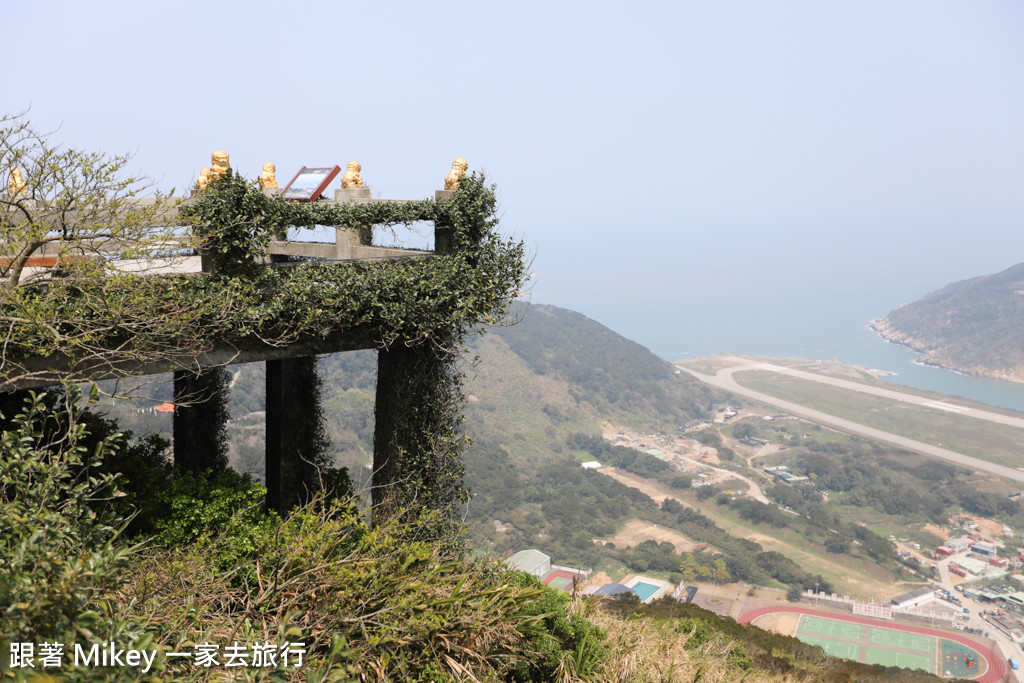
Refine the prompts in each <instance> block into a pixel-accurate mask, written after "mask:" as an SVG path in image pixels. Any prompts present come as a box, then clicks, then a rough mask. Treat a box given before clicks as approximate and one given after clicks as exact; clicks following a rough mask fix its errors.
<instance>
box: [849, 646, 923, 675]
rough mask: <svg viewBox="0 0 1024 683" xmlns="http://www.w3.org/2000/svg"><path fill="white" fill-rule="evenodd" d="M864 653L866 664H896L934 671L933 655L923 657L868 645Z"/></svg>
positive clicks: (905, 667) (906, 667)
mask: <svg viewBox="0 0 1024 683" xmlns="http://www.w3.org/2000/svg"><path fill="white" fill-rule="evenodd" d="M866 649H867V652H866V653H865V655H864V662H865V663H866V664H881V665H882V666H898V667H901V668H904V669H920V670H921V671H927V672H928V673H935V657H934V656H931V657H925V656H923V655H915V654H911V653H909V652H900V651H898V650H886V649H884V648H881V647H874V646H871V645H868V647H867V648H866Z"/></svg>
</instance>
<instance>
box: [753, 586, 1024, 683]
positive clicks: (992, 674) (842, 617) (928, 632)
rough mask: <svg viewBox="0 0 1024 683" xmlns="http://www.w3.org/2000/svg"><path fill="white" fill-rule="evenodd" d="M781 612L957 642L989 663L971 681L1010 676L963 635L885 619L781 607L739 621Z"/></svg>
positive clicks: (985, 682) (992, 656)
mask: <svg viewBox="0 0 1024 683" xmlns="http://www.w3.org/2000/svg"><path fill="white" fill-rule="evenodd" d="M780 612H789V613H791V614H809V615H811V616H813V617H824V618H825V619H835V620H836V621H849V622H853V623H854V624H864V625H866V626H877V627H880V628H888V629H892V630H895V631H906V632H908V633H920V634H921V635H925V636H932V637H935V638H945V639H946V640H952V641H953V642H956V643H960V644H961V645H966V646H967V647H969V648H971V649H973V650H976V651H977V652H978V654H980V655H981V656H982V657H984V658H985V661H986V662H987V663H988V669H987V670H986V671H985V673H983V674H981V675H980V676H978V677H976V678H973V679H971V680H975V681H978V683H999V681H1001V680H1003V676H1005V675H1006V662H1004V661H1003V658H1002V657H1000V656H997V655H996V654H995V653H994V652H992V650H990V649H988V648H987V647H984V646H983V645H979V644H978V643H977V642H976V641H974V640H972V639H970V638H968V637H967V636H964V635H960V634H959V633H950V632H949V631H939V630H938V629H934V628H927V627H925V626H911V625H909V624H894V623H893V622H891V621H882V620H881V619H870V618H868V617H859V616H853V615H850V614H836V613H835V612H825V611H823V610H817V609H810V608H809V607H789V606H788V605H779V606H778V607H760V608H758V609H754V610H750V611H749V612H747V613H746V614H742V615H740V618H739V619H737V620H736V621H738V622H739V623H741V624H749V623H750V622H752V621H753V620H754V619H757V618H758V617H763V616H764V615H766V614H776V613H780Z"/></svg>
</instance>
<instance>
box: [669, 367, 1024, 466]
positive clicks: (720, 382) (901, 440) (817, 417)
mask: <svg viewBox="0 0 1024 683" xmlns="http://www.w3.org/2000/svg"><path fill="white" fill-rule="evenodd" d="M730 360H733V361H737V362H740V363H742V365H739V366H733V367H729V368H724V369H722V370H719V371H718V372H717V373H716V374H715V375H705V374H703V373H700V372H697V371H695V370H691V369H690V368H688V367H686V366H685V365H682V364H680V365H677V366H676V367H678V368H679V369H681V370H684V371H686V372H688V373H690V374H691V375H693V376H694V377H696V378H697V379H699V380H700V381H702V382H705V383H707V384H710V385H711V386H715V387H718V388H720V389H725V390H726V391H731V392H732V393H734V394H739V395H740V396H746V397H747V398H751V399H754V400H755V401H760V402H761V403H764V404H767V405H770V406H775V407H776V408H781V409H782V410H784V411H786V412H788V413H791V414H793V415H800V416H801V417H806V418H807V419H809V420H813V421H814V422H820V423H821V424H826V425H831V426H833V427H836V428H838V429H841V430H843V431H844V432H849V433H851V434H858V435H860V436H865V437H867V438H869V439H875V440H877V441H884V442H886V443H891V444H893V445H895V446H899V447H900V448H906V449H908V450H912V451H917V452H918V453H923V454H925V455H930V456H933V457H936V458H941V459H942V460H948V461H949V462H952V463H956V464H957V465H963V466H964V467H968V468H970V469H973V470H979V471H982V472H991V473H992V474H996V475H999V476H1000V477H1006V478H1007V479H1013V480H1014V481H1019V482H1024V472H1021V471H1020V470H1015V469H1013V468H1010V467H1004V466H1003V465H996V464H995V463H991V462H986V461H985V460H981V459H979V458H975V457H972V456H970V455H964V454H963V453H957V452H956V451H951V450H949V449H947V448H942V447H940V446H933V445H932V444H929V443H924V442H923V441H915V440H914V439H908V438H906V437H904V436H900V435H899V434H893V433H892V432H884V431H882V430H881V429H875V428H874V427H868V426H867V425H862V424H859V423H857V422H853V421H851V420H847V419H844V418H841V417H836V416H835V415H829V414H828V413H823V412H821V411H820V410H815V409H813V408H807V407H804V406H802V405H799V404H796V403H793V402H792V401H786V400H784V399H781V398H775V397H774V396H769V395H768V394H765V393H762V392H760V391H754V390H753V389H748V388H746V387H744V386H741V385H740V384H739V383H737V382H736V380H735V379H733V377H732V374H733V373H734V372H737V371H740V370H751V369H762V370H773V371H774V370H775V368H779V370H785V371H786V372H785V374H791V373H800V372H801V371H799V370H791V369H790V368H783V367H782V366H779V365H771V364H770V363H758V362H757V361H750V360H747V359H745V358H730ZM803 375H807V377H806V378H804V379H812V380H814V381H824V382H825V383H826V384H832V385H834V386H842V387H843V388H851V387H847V386H845V385H846V384H852V385H854V387H852V388H855V389H856V390H861V388H863V389H871V390H874V387H865V386H864V385H859V384H856V383H855V382H846V381H845V380H839V379H832V378H830V377H820V376H819V375H814V374H811V373H801V374H800V375H799V376H801V377H802V376H803ZM802 378H803V377H802ZM877 391H880V392H886V395H887V394H888V393H893V394H899V395H900V400H907V401H908V402H911V403H913V402H915V400H918V401H926V402H929V403H933V404H934V403H936V402H934V401H929V400H928V399H922V398H920V397H916V396H912V395H911V394H903V393H901V392H894V391H891V390H889V389H877ZM868 393H873V391H870V392H868ZM911 399H915V400H911ZM947 405H952V404H947ZM931 407H935V406H934V405H933V406H931ZM963 411H964V412H962V413H961V414H963V415H970V416H971V417H979V418H980V419H991V420H992V421H993V422H1002V423H1003V424H1012V425H1014V426H1022V427H1024V423H1022V424H1020V425H1018V424H1016V423H1017V422H1022V421H1021V420H1019V419H1018V418H1012V417H1008V416H1005V415H998V414H996V413H988V412H985V411H980V410H974V409H972V408H966V407H964V408H963ZM973 413H980V414H982V415H985V416H987V417H981V415H974V414H973ZM993 418H999V419H993ZM1014 421H1015V422H1014Z"/></svg>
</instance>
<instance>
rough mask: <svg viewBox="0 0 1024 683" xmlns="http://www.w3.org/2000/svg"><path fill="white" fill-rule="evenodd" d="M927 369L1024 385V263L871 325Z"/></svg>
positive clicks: (931, 297)
mask: <svg viewBox="0 0 1024 683" xmlns="http://www.w3.org/2000/svg"><path fill="white" fill-rule="evenodd" d="M874 328H875V329H876V330H877V331H878V332H879V334H881V335H882V336H883V337H885V338H886V339H888V340H889V341H893V342H896V343H899V344H904V345H906V346H909V347H910V348H912V349H914V350H915V351H917V352H918V353H920V354H922V355H923V357H924V358H923V360H924V361H925V362H927V363H931V364H934V365H938V366H941V367H944V368H949V369H952V370H958V371H960V372H965V373H967V374H971V375H981V376H985V377H995V378H998V379H1007V380H1012V381H1017V382H1022V381H1024V342H1022V340H1024V263H1020V264H1017V265H1015V266H1013V267H1011V268H1007V269H1006V270H1004V271H1002V272H1001V273H996V274H994V275H985V276H982V277H976V278H972V279H970V280H964V281H962V282H955V283H953V284H951V285H948V286H946V287H943V288H942V289H940V290H938V291H937V292H932V293H931V294H928V295H927V296H925V297H923V298H921V299H919V300H918V301H915V302H914V303H912V304H907V305H906V306H901V307H900V308H898V309H896V310H895V311H893V312H892V313H890V314H889V315H887V316H886V317H885V318H882V319H881V320H878V321H876V322H875V323H874Z"/></svg>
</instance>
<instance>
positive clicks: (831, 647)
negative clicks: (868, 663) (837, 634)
mask: <svg viewBox="0 0 1024 683" xmlns="http://www.w3.org/2000/svg"><path fill="white" fill-rule="evenodd" d="M800 640H802V641H803V642H805V643H807V644H808V645H817V646H818V647H820V648H821V649H822V650H824V651H825V654H828V655H832V656H833V657H842V658H843V659H853V660H856V659H857V656H858V654H859V651H860V645H858V644H857V643H845V642H843V641H841V640H832V639H831V638H822V637H821V636H800Z"/></svg>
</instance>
